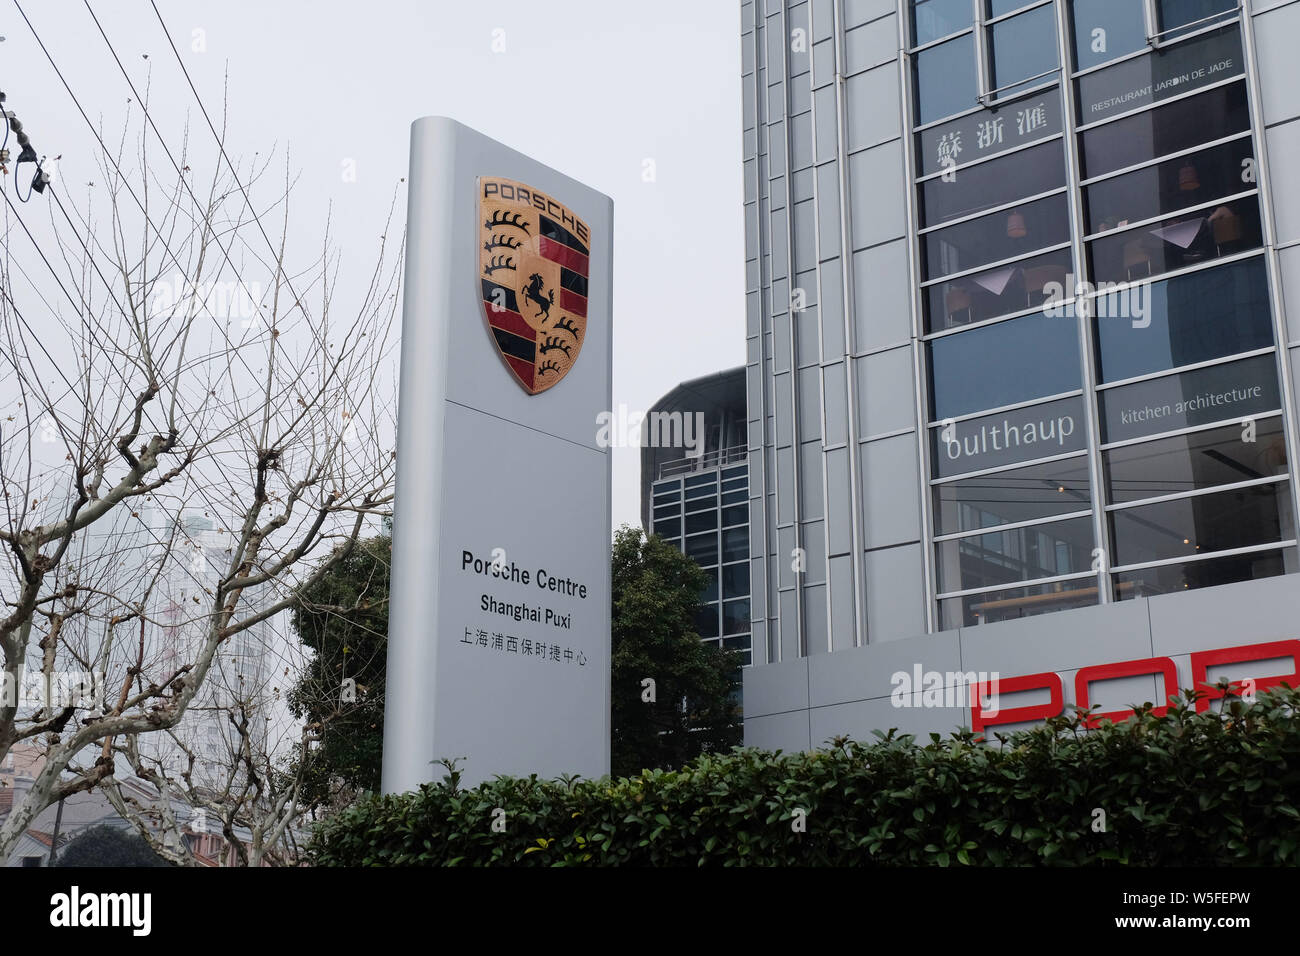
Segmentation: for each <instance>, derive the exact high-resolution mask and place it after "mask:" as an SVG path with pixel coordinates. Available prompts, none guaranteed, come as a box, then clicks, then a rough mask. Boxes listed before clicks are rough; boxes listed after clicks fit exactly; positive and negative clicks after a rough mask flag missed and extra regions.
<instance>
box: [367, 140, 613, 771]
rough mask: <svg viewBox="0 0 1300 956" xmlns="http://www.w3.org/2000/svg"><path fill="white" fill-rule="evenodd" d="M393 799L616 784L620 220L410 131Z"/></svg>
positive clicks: (551, 178) (575, 193) (526, 165)
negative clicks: (604, 433) (615, 285)
mask: <svg viewBox="0 0 1300 956" xmlns="http://www.w3.org/2000/svg"><path fill="white" fill-rule="evenodd" d="M410 162H411V170H410V178H409V188H410V193H409V200H408V211H407V240H406V242H407V246H406V256H407V258H406V288H405V299H404V304H403V319H402V358H401V385H400V396H399V417H398V459H397V461H398V466H397V492H396V507H395V512H394V526H393V576H392V594H391V606H390V610H389V645H388V680H387V701H386V709H385V725H384V764H383V789H384V791H385V792H387V793H392V792H400V791H404V790H410V789H412V788H414V787H416V786H418V785H419V784H421V783H424V782H427V781H430V780H436V779H441V777H442V775H443V774H444V773H445V771H444V770H443V768H442V767H440V766H438V765H437V764H436V763H435V761H437V760H439V759H442V758H463V759H462V760H461V764H460V766H461V768H462V769H463V771H464V781H463V782H464V783H465V784H467V785H470V786H472V785H474V784H476V783H478V782H481V781H483V780H487V779H490V778H491V777H492V776H494V775H496V774H524V775H526V774H529V773H537V774H539V775H541V776H543V777H551V776H555V775H557V774H561V773H578V774H582V775H583V776H585V777H598V776H601V775H603V774H605V773H607V772H608V770H609V636H610V594H609V555H610V455H609V449H608V448H605V447H601V446H600V445H599V444H598V443H597V415H598V414H599V413H600V412H602V411H607V410H608V409H609V408H610V405H611V373H610V368H611V354H612V339H611V321H610V320H611V299H612V297H611V277H612V260H611V249H610V242H611V235H612V223H613V203H612V202H611V201H610V199H609V198H608V197H606V196H604V195H601V194H600V193H598V192H596V191H594V190H592V189H590V188H588V187H586V186H583V185H582V184H580V183H577V182H575V181H574V180H572V179H570V178H568V177H567V176H564V175H562V174H560V173H558V172H556V171H555V170H553V169H550V168H548V167H546V166H543V165H542V164H541V163H538V162H536V161H535V160H532V159H530V158H529V157H527V156H524V155H522V154H521V153H518V152H515V151H514V150H512V149H509V148H507V147H505V146H503V145H501V144H500V143H497V142H495V141H494V140H491V139H489V138H487V137H485V136H483V135H481V134H479V133H476V132H474V131H473V130H471V129H468V128H467V127H465V126H462V125H460V124H459V123H456V122H454V121H452V120H449V119H445V118H442V117H426V118H423V119H420V120H417V121H416V122H415V123H414V124H412V127H411V160H410Z"/></svg>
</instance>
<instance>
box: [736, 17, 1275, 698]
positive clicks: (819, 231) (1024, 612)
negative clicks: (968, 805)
mask: <svg viewBox="0 0 1300 956" xmlns="http://www.w3.org/2000/svg"><path fill="white" fill-rule="evenodd" d="M1250 11H1251V13H1252V14H1253V21H1254V29H1253V30H1250V31H1243V24H1242V22H1241V20H1242V16H1243V14H1242V13H1241V11H1240V9H1239V7H1238V4H1237V3H1236V2H1233V0H799V2H794V0H742V3H741V33H742V36H741V50H742V74H743V83H742V89H743V93H744V102H743V116H744V173H745V175H744V182H745V229H746V283H747V285H746V289H747V340H748V341H747V344H748V353H747V367H746V376H747V383H746V393H747V405H748V409H747V413H748V430H749V434H748V453H749V476H748V488H749V512H750V515H749V529H750V558H751V570H750V575H749V579H750V583H751V586H752V595H751V617H752V634H753V659H754V662H755V663H756V664H764V663H770V664H781V663H789V662H795V661H800V660H804V659H812V658H815V656H816V655H820V654H823V653H828V652H838V651H843V650H852V649H866V647H867V646H868V645H878V644H882V643H886V642H891V641H896V640H899V639H902V638H912V637H918V636H923V635H927V634H933V633H934V632H939V631H951V630H953V629H956V628H964V629H972V628H974V629H977V630H978V626H979V625H983V624H991V623H997V622H1005V621H1008V620H1011V619H1020V618H1031V617H1035V616H1038V615H1043V614H1046V613H1049V612H1057V611H1069V610H1072V609H1080V608H1086V607H1090V606H1095V605H1119V606H1121V607H1122V606H1124V605H1125V602H1134V601H1137V600H1139V599H1144V598H1153V599H1154V598H1155V597H1156V596H1158V595H1163V594H1170V593H1176V592H1181V591H1191V590H1195V589H1199V588H1204V587H1208V586H1213V585H1220V584H1232V583H1236V582H1245V581H1248V580H1251V579H1260V578H1268V577H1274V576H1277V575H1282V574H1286V573H1290V572H1294V571H1296V570H1300V564H1298V559H1297V552H1296V532H1295V527H1294V525H1295V515H1296V510H1297V490H1296V488H1295V482H1294V481H1293V480H1292V476H1291V462H1292V461H1293V460H1294V458H1295V457H1296V454H1297V448H1296V438H1295V429H1294V425H1293V423H1292V422H1291V420H1290V419H1291V415H1292V409H1293V408H1294V407H1295V406H1294V398H1293V395H1294V392H1293V388H1292V384H1291V378H1292V376H1291V375H1290V374H1289V369H1288V366H1287V363H1286V360H1285V353H1286V351H1287V348H1288V345H1289V344H1290V343H1298V344H1300V319H1292V320H1291V325H1292V326H1294V327H1295V328H1293V330H1292V332H1291V333H1290V335H1289V336H1288V334H1287V326H1288V316H1287V314H1286V312H1285V310H1284V308H1283V291H1284V289H1285V288H1286V286H1287V285H1288V284H1295V287H1296V288H1300V278H1297V277H1298V276H1300V252H1298V251H1297V250H1300V239H1296V238H1295V237H1296V236H1300V194H1296V195H1294V196H1293V195H1291V193H1292V191H1293V190H1291V188H1290V187H1288V186H1287V185H1286V182H1285V181H1284V178H1283V177H1282V175H1281V174H1279V171H1278V168H1277V167H1278V163H1279V157H1287V156H1289V155H1290V153H1291V152H1292V151H1294V149H1300V122H1295V121H1294V119H1295V117H1297V116H1300V92H1293V91H1300V67H1296V66H1293V65H1292V64H1293V63H1295V62H1296V58H1294V57H1293V56H1292V55H1291V54H1290V53H1289V52H1288V51H1289V49H1290V44H1292V43H1293V42H1294V40H1295V39H1296V38H1300V2H1298V0H1276V2H1275V0H1260V2H1257V3H1254V4H1253V5H1252V6H1251V7H1250ZM1257 47H1258V49H1257ZM1265 60H1266V61H1267V62H1266V64H1265V66H1266V70H1265V72H1264V73H1263V74H1261V71H1260V65H1259V64H1260V62H1263V61H1265ZM1266 144H1267V146H1268V149H1267V151H1266V150H1265V145H1266ZM1268 155H1272V156H1273V173H1274V175H1273V178H1272V184H1273V185H1272V187H1271V188H1270V181H1269V178H1268V169H1269V163H1268ZM1270 234H1275V235H1276V236H1277V238H1276V239H1270ZM1270 243H1273V245H1272V246H1271V245H1270ZM1294 294H1295V293H1294V290H1293V296H1294ZM1292 301H1293V302H1294V298H1293V300H1292ZM1291 312H1293V313H1296V314H1297V315H1298V316H1300V310H1298V309H1296V308H1294V307H1293V308H1292V309H1291ZM1297 354H1300V349H1298V350H1297ZM1128 606H1129V607H1133V606H1134V605H1132V604H1129V605H1128ZM1083 613H1087V612H1083ZM1050 626H1051V625H1049V624H1044V627H1050ZM988 632H989V629H986V631H985V633H988ZM963 639H964V638H963ZM816 666H817V665H814V664H809V667H810V668H814V669H815V667H816ZM772 679H773V680H775V679H776V678H772ZM791 681H793V682H797V677H792V678H791ZM783 686H784V685H783ZM773 706H777V705H776V704H774V705H773Z"/></svg>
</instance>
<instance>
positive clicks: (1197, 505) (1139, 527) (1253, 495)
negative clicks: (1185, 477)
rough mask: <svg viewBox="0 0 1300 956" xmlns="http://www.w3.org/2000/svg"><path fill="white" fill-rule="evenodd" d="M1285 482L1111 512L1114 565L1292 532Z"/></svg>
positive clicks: (1245, 544) (1266, 540)
mask: <svg viewBox="0 0 1300 956" xmlns="http://www.w3.org/2000/svg"><path fill="white" fill-rule="evenodd" d="M1290 494H1291V489H1290V486H1289V485H1288V483H1287V482H1285V481H1280V482H1272V483H1269V484H1264V485H1252V486H1250V487H1246V488H1234V489H1232V490H1231V491H1219V492H1212V493H1210V494H1202V495H1195V496H1191V497H1183V498H1176V499H1173V500H1170V501H1160V502H1156V503H1154V504H1149V505H1138V506H1135V507H1131V508H1125V509H1124V510H1122V511H1115V512H1113V514H1112V519H1113V520H1112V526H1111V527H1112V532H1111V538H1112V548H1113V549H1114V556H1115V557H1114V560H1115V563H1116V566H1117V567H1118V566H1121V565H1129V564H1144V563H1147V562H1151V561H1163V560H1168V559H1171V558H1182V559H1184V560H1186V559H1187V558H1193V557H1198V556H1200V555H1209V554H1213V553H1215V552H1217V551H1233V550H1238V549H1242V548H1249V547H1252V546H1255V545H1265V544H1274V545H1275V544H1277V543H1279V542H1281V541H1284V540H1290V539H1291V538H1293V537H1294V528H1293V524H1292V518H1291V508H1290V506H1289V504H1288V500H1289V498H1290Z"/></svg>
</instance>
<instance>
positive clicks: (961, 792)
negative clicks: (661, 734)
mask: <svg viewBox="0 0 1300 956" xmlns="http://www.w3.org/2000/svg"><path fill="white" fill-rule="evenodd" d="M1220 687H1221V689H1222V690H1223V691H1224V693H1225V694H1227V695H1228V698H1229V699H1227V700H1225V701H1224V704H1223V708H1222V710H1217V711H1216V710H1213V709H1209V710H1205V711H1204V712H1201V711H1197V710H1196V708H1195V707H1194V706H1192V701H1193V700H1194V699H1196V698H1197V697H1199V696H1204V693H1203V692H1202V693H1197V692H1193V691H1186V692H1184V698H1183V699H1182V700H1180V701H1176V702H1175V704H1174V705H1172V706H1170V708H1169V709H1168V711H1166V712H1165V713H1164V714H1157V709H1156V708H1155V707H1154V706H1153V705H1152V704H1151V703H1145V704H1143V705H1141V706H1140V707H1137V708H1136V709H1135V714H1134V716H1133V717H1131V718H1129V719H1128V720H1125V721H1123V722H1121V723H1118V724H1114V723H1109V722H1103V723H1102V724H1101V726H1100V727H1099V728H1097V729H1095V730H1088V729H1086V728H1087V727H1088V726H1089V725H1090V723H1091V718H1092V717H1095V713H1093V714H1091V715H1089V714H1088V713H1086V712H1082V711H1081V712H1078V713H1073V714H1071V715H1069V716H1061V717H1053V718H1051V719H1050V720H1047V721H1046V722H1045V723H1044V724H1043V725H1042V726H1040V727H1036V728H1034V729H1032V730H1028V731H1024V732H1021V733H1016V734H1011V735H1002V734H997V735H995V737H996V740H995V741H993V740H991V741H987V742H982V741H981V738H979V737H978V736H977V735H976V734H974V733H972V732H971V731H970V730H966V729H963V730H960V731H958V732H956V733H954V734H951V735H950V736H949V737H948V738H947V739H944V738H942V737H941V736H940V735H939V734H937V733H936V734H931V735H930V740H929V742H928V743H924V744H923V743H921V742H919V741H917V740H916V739H915V738H913V737H912V736H911V735H906V734H905V735H902V736H899V735H898V734H897V732H896V731H894V730H890V731H889V732H888V733H883V732H881V731H876V733H875V737H876V740H875V741H874V742H873V743H870V744H867V743H860V742H857V741H853V740H849V739H848V738H844V737H839V738H836V739H834V740H832V741H830V742H828V744H827V745H826V746H824V747H823V748H820V749H817V750H811V751H808V752H805V753H793V754H786V753H781V752H779V751H778V752H771V751H764V750H755V749H749V748H742V747H737V748H734V749H733V750H732V751H731V752H730V753H725V754H716V753H711V754H704V755H702V756H700V757H697V758H695V759H694V760H692V761H691V762H690V763H688V764H687V765H685V766H684V767H681V768H680V769H674V770H647V771H644V772H643V773H640V774H637V775H636V776H633V777H627V778H622V779H613V780H610V779H605V780H577V781H574V780H565V779H558V780H550V781H547V780H539V779H537V778H536V777H535V776H534V777H527V778H525V777H504V776H503V777H497V778H496V779H494V780H490V781H487V782H486V783H482V784H480V785H479V786H477V787H475V788H473V789H472V790H467V789H464V788H461V787H460V781H459V774H458V773H457V772H456V771H455V769H454V768H449V770H450V771H451V772H449V773H448V774H447V775H446V776H445V777H444V778H443V781H442V782H441V783H431V784H425V785H423V786H422V787H420V789H418V790H414V791H411V792H410V793H402V794H392V795H388V796H384V797H375V798H373V799H369V800H362V801H360V802H358V803H356V804H355V805H353V806H351V807H349V808H348V809H347V810H345V811H344V812H342V813H340V814H338V815H337V816H334V817H332V818H331V819H330V820H327V821H326V822H325V823H323V824H322V825H320V826H319V827H317V828H316V830H315V834H314V837H313V841H312V845H311V847H310V849H309V854H308V856H309V858H310V859H311V860H313V861H314V862H315V863H316V864H317V865H327V866H546V867H550V866H690V867H700V866H745V865H748V866H839V867H863V866H890V867H897V866H945V867H946V866H953V867H960V866H1142V867H1152V866H1179V867H1188V866H1197V867H1208V866H1290V867H1294V866H1296V865H1300V833H1298V832H1297V826H1296V824H1297V821H1300V690H1293V689H1289V688H1286V687H1285V686H1284V687H1276V688H1272V689H1270V690H1269V691H1265V692H1263V693H1260V694H1259V695H1258V696H1257V697H1256V699H1255V701H1254V702H1253V703H1247V702H1246V701H1244V700H1242V699H1240V698H1237V697H1233V696H1232V693H1231V691H1230V690H1229V689H1228V683H1227V681H1226V680H1225V681H1223V682H1222V683H1221V685H1220ZM498 807H509V808H510V825H509V827H508V829H507V830H506V831H505V832H494V831H493V830H492V829H491V828H490V827H488V826H486V825H484V822H483V821H485V820H488V819H491V816H492V813H493V811H494V810H495V809H496V808H498Z"/></svg>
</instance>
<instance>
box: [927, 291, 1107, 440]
mask: <svg viewBox="0 0 1300 956" xmlns="http://www.w3.org/2000/svg"><path fill="white" fill-rule="evenodd" d="M1059 278H1060V280H1061V281H1062V283H1063V282H1064V281H1065V274H1064V273H1061V274H1060V276H1059ZM926 349H927V351H928V352H929V355H930V378H931V384H930V400H931V408H932V411H933V418H935V419H946V418H953V417H956V416H959V415H968V414H970V413H972V412H979V411H983V410H984V409H989V408H1002V407H1003V406H1006V405H1016V404H1019V403H1021V402H1028V401H1031V400H1032V399H1035V398H1045V397H1047V396H1048V395H1059V394H1061V393H1063V392H1069V391H1073V390H1074V389H1077V388H1079V387H1080V386H1081V384H1082V382H1081V379H1080V374H1081V373H1080V366H1079V331H1078V325H1077V323H1076V322H1075V320H1074V319H1066V318H1059V317H1054V316H1050V315H1046V314H1044V313H1041V312H1040V313H1035V314H1033V315H1024V316H1021V317H1020V318H1017V319H1008V320H1007V321H1005V322H998V323H995V324H993V325H987V326H983V327H981V328H978V329H970V330H967V331H963V332H958V333H956V334H953V335H944V336H940V337H939V338H936V339H933V340H931V341H930V342H929V343H928V344H927V346H926Z"/></svg>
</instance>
